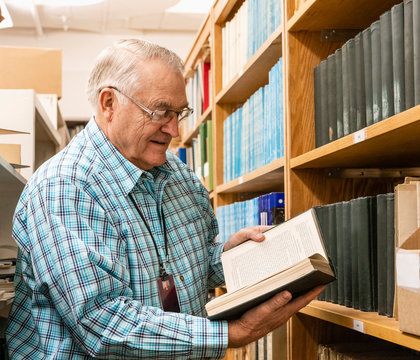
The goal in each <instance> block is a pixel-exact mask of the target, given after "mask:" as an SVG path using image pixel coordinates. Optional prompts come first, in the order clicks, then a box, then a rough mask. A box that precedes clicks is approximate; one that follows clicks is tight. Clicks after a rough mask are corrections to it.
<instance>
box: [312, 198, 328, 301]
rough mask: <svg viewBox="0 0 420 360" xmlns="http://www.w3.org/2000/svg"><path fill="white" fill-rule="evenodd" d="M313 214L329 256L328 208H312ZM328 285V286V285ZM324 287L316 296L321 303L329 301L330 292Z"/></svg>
mask: <svg viewBox="0 0 420 360" xmlns="http://www.w3.org/2000/svg"><path fill="white" fill-rule="evenodd" d="M314 210H315V213H316V217H317V219H318V225H319V228H320V230H321V233H322V236H323V239H324V245H325V248H326V249H327V254H328V255H329V256H331V255H330V253H329V251H330V240H331V239H330V236H329V223H328V221H329V216H328V206H326V205H323V206H315V207H314ZM328 285H329V284H328ZM328 285H326V287H325V289H324V291H322V292H321V293H320V294H319V295H318V300H323V301H331V290H330V287H329V286H328Z"/></svg>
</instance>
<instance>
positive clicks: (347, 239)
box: [343, 201, 353, 307]
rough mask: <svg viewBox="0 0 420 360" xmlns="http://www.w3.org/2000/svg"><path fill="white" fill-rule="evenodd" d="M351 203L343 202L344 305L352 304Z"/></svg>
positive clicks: (349, 305)
mask: <svg viewBox="0 0 420 360" xmlns="http://www.w3.org/2000/svg"><path fill="white" fill-rule="evenodd" d="M350 207H351V203H350V201H345V202H343V244H344V247H343V250H344V251H343V253H344V262H343V265H344V266H343V267H344V269H343V273H344V305H345V306H348V307H351V306H352V304H353V299H352V295H353V291H352V236H351V208H350Z"/></svg>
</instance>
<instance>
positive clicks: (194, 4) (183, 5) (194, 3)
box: [166, 0, 214, 14]
mask: <svg viewBox="0 0 420 360" xmlns="http://www.w3.org/2000/svg"><path fill="white" fill-rule="evenodd" d="M213 2H214V1H213V0H181V1H180V2H179V3H178V4H176V5H174V6H172V7H170V8H169V9H167V10H166V11H167V12H172V13H184V14H208V13H209V11H210V8H211V6H212V4H213Z"/></svg>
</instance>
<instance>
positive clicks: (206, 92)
mask: <svg viewBox="0 0 420 360" xmlns="http://www.w3.org/2000/svg"><path fill="white" fill-rule="evenodd" d="M186 91H187V97H188V101H189V105H190V107H191V108H193V109H194V112H193V113H192V114H191V115H190V116H189V117H188V119H185V120H184V121H183V122H182V124H181V126H183V127H184V126H185V128H184V129H183V131H184V132H188V131H191V130H194V129H195V128H196V127H197V123H198V120H199V119H200V117H201V115H202V114H203V113H204V111H206V110H207V108H208V107H209V106H210V94H211V69H210V63H209V62H206V61H200V62H198V64H197V67H196V69H195V71H194V74H193V75H192V76H191V77H189V78H188V80H187V87H186Z"/></svg>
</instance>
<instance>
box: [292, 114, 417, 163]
mask: <svg viewBox="0 0 420 360" xmlns="http://www.w3.org/2000/svg"><path fill="white" fill-rule="evenodd" d="M363 137H364V138H365V140H363V141H360V142H355V141H358V139H361V138H363ZM419 138H420V106H416V107H414V108H411V109H409V110H406V111H404V112H401V113H399V114H397V115H394V116H392V117H390V118H388V119H385V120H382V121H381V122H379V123H376V124H373V125H371V126H368V127H366V128H364V129H363V130H361V131H358V132H356V133H353V134H350V135H347V136H345V137H343V138H341V139H338V140H336V141H333V142H331V143H328V144H326V145H324V146H321V147H319V148H316V149H314V150H311V151H309V152H307V153H305V154H303V155H300V156H297V157H295V158H292V159H291V162H290V165H291V168H294V169H300V168H327V167H358V168H361V167H375V168H378V167H385V168H390V167H396V168H399V167H411V166H419V164H420V160H419V159H420V146H419Z"/></svg>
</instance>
